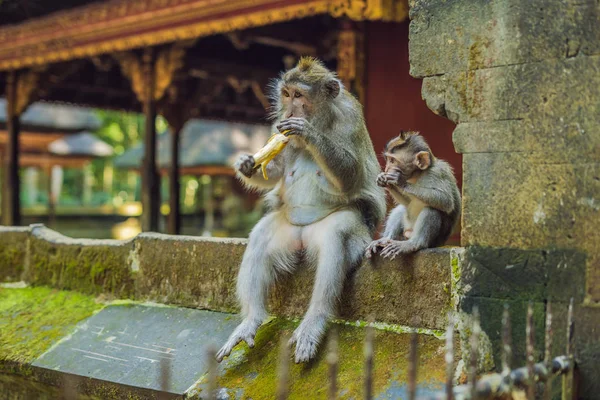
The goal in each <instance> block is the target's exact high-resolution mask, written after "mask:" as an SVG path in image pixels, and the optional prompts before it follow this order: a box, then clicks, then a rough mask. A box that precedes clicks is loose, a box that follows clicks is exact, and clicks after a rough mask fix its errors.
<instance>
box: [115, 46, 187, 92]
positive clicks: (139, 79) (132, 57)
mask: <svg viewBox="0 0 600 400" xmlns="http://www.w3.org/2000/svg"><path fill="white" fill-rule="evenodd" d="M190 45H191V43H190V42H177V43H174V44H172V45H170V46H167V47H164V48H162V49H159V50H158V51H157V53H156V56H155V57H154V58H153V60H152V62H153V63H154V65H153V68H152V69H153V74H154V77H153V78H154V89H153V90H152V93H147V92H146V88H145V85H144V76H143V75H144V57H145V56H146V55H147V54H148V52H147V51H145V52H144V55H142V56H141V57H140V56H137V55H136V54H134V53H118V54H115V59H116V60H117V61H118V62H119V65H120V67H121V71H122V72H123V75H125V76H126V77H127V79H129V81H130V82H131V89H132V90H133V92H134V93H135V95H136V97H137V98H138V100H139V101H140V102H144V100H145V99H146V96H148V95H151V96H152V98H153V99H154V100H155V101H158V100H160V99H161V98H162V97H163V96H164V94H165V91H166V90H167V88H168V87H169V85H171V83H172V82H173V79H174V77H175V74H176V72H177V71H178V70H179V69H180V68H181V67H182V66H183V64H184V57H185V51H186V47H189V46H190Z"/></svg>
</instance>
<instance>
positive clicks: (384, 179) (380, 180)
mask: <svg viewBox="0 0 600 400" xmlns="http://www.w3.org/2000/svg"><path fill="white" fill-rule="evenodd" d="M387 185H388V176H387V174H386V173H385V172H382V173H380V174H379V175H377V186H381V187H386V186H387Z"/></svg>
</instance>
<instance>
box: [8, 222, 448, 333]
mask: <svg viewBox="0 0 600 400" xmlns="http://www.w3.org/2000/svg"><path fill="white" fill-rule="evenodd" d="M246 243H247V241H246V240H245V239H224V238H219V239H216V238H200V237H191V236H171V235H163V234H157V233H142V234H140V235H138V236H136V237H135V238H134V239H132V240H128V241H121V240H97V239H72V238H69V237H66V236H63V235H61V234H59V233H57V232H55V231H52V230H51V229H48V228H46V227H44V226H42V225H32V226H31V227H29V228H19V229H18V230H16V229H15V228H7V227H0V256H1V255H3V254H10V255H11V256H10V257H8V256H6V257H4V258H5V259H4V260H3V262H2V264H0V282H2V281H4V282H7V281H8V282H14V281H17V280H24V281H25V282H26V283H28V284H31V285H34V286H37V285H44V286H49V287H53V288H56V289H68V290H76V291H79V292H82V293H86V294H90V295H96V296H102V297H103V298H105V299H109V300H110V299H133V300H140V301H153V302H159V303H165V304H175V305H180V306H184V307H194V308H200V309H208V310H213V311H224V312H238V311H239V310H238V303H237V300H236V295H235V282H236V277H237V272H238V268H239V265H240V263H241V259H242V255H243V253H244V250H245V249H246ZM458 253H460V249H455V250H454V249H453V248H449V247H447V248H438V249H430V250H426V251H422V252H419V253H418V254H416V255H414V256H411V257H403V258H400V259H396V260H394V261H385V260H381V261H378V262H377V263H376V264H371V263H370V262H365V264H364V265H363V266H362V268H360V269H358V270H357V271H356V272H355V273H354V274H353V275H352V276H351V277H350V279H349V280H348V283H347V287H346V290H345V292H344V296H343V301H342V303H341V306H340V317H341V318H342V319H344V320H346V321H353V322H354V321H357V320H360V321H365V320H367V319H368V318H369V317H373V318H374V319H375V321H377V322H381V323H385V324H393V325H399V326H414V327H417V328H423V329H429V330H434V331H438V330H444V329H445V328H446V323H447V314H448V312H449V311H450V310H451V309H453V307H454V305H455V304H457V301H456V300H455V299H454V297H453V295H452V293H453V292H454V290H453V288H454V287H455V286H456V285H453V284H452V282H451V279H450V277H451V273H452V272H451V271H452V265H456V262H454V263H453V261H452V260H455V261H456V259H457V257H458V255H457V254H458ZM313 278H314V271H313V270H311V269H309V268H304V267H300V268H299V273H298V274H295V275H294V276H292V277H286V276H281V277H279V279H278V282H277V284H276V285H275V286H274V288H273V290H272V291H271V295H270V299H269V303H270V311H271V312H272V313H273V314H274V315H277V316H284V317H291V318H300V317H302V316H303V315H304V313H305V312H306V310H307V307H308V302H309V300H310V296H311V292H312V286H313ZM415 315H418V316H419V319H418V320H415V319H414V316H415Z"/></svg>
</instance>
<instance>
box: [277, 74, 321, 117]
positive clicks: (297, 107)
mask: <svg viewBox="0 0 600 400" xmlns="http://www.w3.org/2000/svg"><path fill="white" fill-rule="evenodd" d="M309 97H310V86H308V85H305V84H302V83H296V84H286V85H284V86H283V87H282V88H281V104H282V106H283V118H284V119H287V118H292V117H294V118H306V119H309V118H310V116H311V115H312V111H313V104H312V103H311V102H310V101H309Z"/></svg>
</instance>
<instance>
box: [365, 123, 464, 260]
mask: <svg viewBox="0 0 600 400" xmlns="http://www.w3.org/2000/svg"><path fill="white" fill-rule="evenodd" d="M384 156H385V162H386V164H385V171H384V172H382V173H381V174H379V176H378V177H377V184H378V185H379V186H381V187H385V188H386V189H387V191H388V192H389V193H390V194H391V196H392V197H393V199H394V200H395V202H396V203H397V204H398V205H397V206H396V207H395V208H394V209H393V210H392V212H391V213H390V215H389V217H388V219H387V221H386V224H385V231H384V233H383V237H382V238H381V239H379V240H375V241H373V242H372V243H371V244H370V245H369V247H368V248H367V251H366V256H367V257H371V256H372V255H373V254H376V253H379V254H380V255H381V256H382V257H384V258H390V259H394V258H395V257H396V256H398V255H400V254H408V253H413V252H416V251H418V250H420V249H425V248H429V247H436V246H441V245H443V244H444V242H445V241H446V240H447V239H448V237H449V236H450V234H451V233H452V229H453V228H454V226H455V224H456V221H457V220H458V218H459V216H460V210H461V200H460V191H459V190H458V186H457V184H456V178H455V177H454V173H453V170H452V167H451V166H450V164H448V163H447V162H446V161H444V160H440V159H438V158H435V157H434V156H433V153H432V152H431V149H430V148H429V145H428V144H427V142H426V141H425V139H424V138H423V137H422V136H421V135H420V134H419V133H417V132H404V131H403V132H401V133H400V135H398V136H397V137H395V138H394V139H392V140H390V142H389V143H388V144H387V145H386V147H385V151H384Z"/></svg>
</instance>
